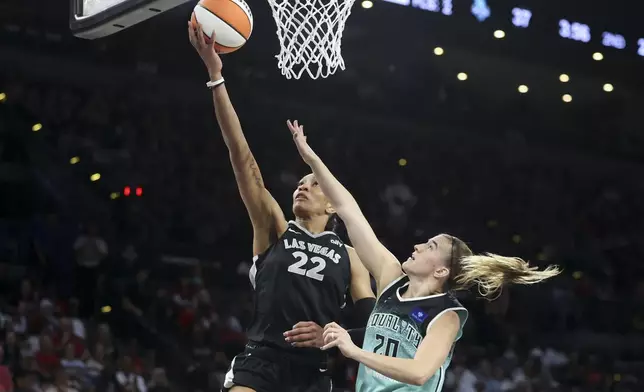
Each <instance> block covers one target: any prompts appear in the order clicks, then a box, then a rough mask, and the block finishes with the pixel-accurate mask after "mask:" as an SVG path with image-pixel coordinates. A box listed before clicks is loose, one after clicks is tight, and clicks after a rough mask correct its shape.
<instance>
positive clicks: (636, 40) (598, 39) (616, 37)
mask: <svg viewBox="0 0 644 392" xmlns="http://www.w3.org/2000/svg"><path fill="white" fill-rule="evenodd" d="M383 1H385V2H388V3H393V4H397V5H400V6H405V7H410V8H415V9H418V10H420V11H425V12H432V13H437V14H442V15H444V16H446V17H451V16H452V15H456V16H463V15H458V14H459V12H460V13H461V14H469V16H471V17H472V18H473V19H476V20H478V22H480V23H483V22H485V21H486V20H488V19H489V18H491V17H493V18H494V19H495V20H499V19H501V20H507V21H509V22H511V24H512V25H513V26H514V27H515V28H518V29H530V28H531V26H532V22H533V21H534V20H535V19H538V18H542V19H544V20H542V21H541V23H540V25H539V28H540V30H542V32H543V33H546V34H551V37H552V38H556V39H566V40H573V41H577V42H579V43H584V44H587V43H597V44H599V45H602V46H604V47H607V48H612V49H616V50H620V51H627V52H628V51H630V52H632V53H633V54H634V55H638V56H640V57H644V28H642V30H643V31H642V33H641V35H639V36H628V37H627V36H625V35H624V34H622V33H621V32H619V31H606V30H604V29H601V28H599V27H593V26H591V23H588V22H585V21H583V20H574V19H570V18H568V17H560V18H554V19H553V18H552V15H551V14H550V15H543V13H542V12H541V11H543V6H540V7H538V8H537V7H534V8H531V7H526V6H523V5H522V6H515V7H512V6H510V7H507V6H505V7H504V6H501V5H499V3H498V2H496V1H492V0H467V1H468V2H469V3H470V6H469V9H467V8H465V7H460V6H459V7H456V6H455V4H454V2H455V1H456V0H383ZM555 7H556V6H555ZM548 26H550V27H551V28H548ZM643 26H644V25H643ZM557 34H558V36H557Z"/></svg>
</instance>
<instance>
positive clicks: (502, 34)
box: [494, 30, 505, 39]
mask: <svg viewBox="0 0 644 392" xmlns="http://www.w3.org/2000/svg"><path fill="white" fill-rule="evenodd" d="M494 38H498V39H503V38H505V31H503V30H496V31H495V32H494Z"/></svg>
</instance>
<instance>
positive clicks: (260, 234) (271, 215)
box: [249, 190, 288, 256]
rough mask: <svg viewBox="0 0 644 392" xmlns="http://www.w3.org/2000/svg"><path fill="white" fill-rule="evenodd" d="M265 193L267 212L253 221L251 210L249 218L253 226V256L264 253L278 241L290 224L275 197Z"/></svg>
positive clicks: (266, 191)
mask: <svg viewBox="0 0 644 392" xmlns="http://www.w3.org/2000/svg"><path fill="white" fill-rule="evenodd" d="M264 191H265V196H264V197H265V198H266V200H265V201H264V205H265V206H266V209H267V211H266V212H265V213H263V214H262V216H261V217H260V218H259V219H253V217H252V215H251V213H250V209H249V216H251V222H252V224H253V256H256V255H259V254H261V253H264V251H266V249H268V248H269V247H270V246H271V244H273V243H274V242H275V241H277V238H279V237H280V236H281V235H282V234H284V232H285V231H286V228H287V225H288V223H287V222H286V218H285V217H284V212H283V211H282V209H281V208H280V206H279V204H277V201H276V200H275V199H274V198H273V196H272V195H271V194H270V193H269V192H268V190H264Z"/></svg>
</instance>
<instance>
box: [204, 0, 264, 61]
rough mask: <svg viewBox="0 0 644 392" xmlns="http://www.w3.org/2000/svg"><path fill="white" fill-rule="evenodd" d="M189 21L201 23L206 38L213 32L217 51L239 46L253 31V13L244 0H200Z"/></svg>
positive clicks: (224, 51) (222, 51)
mask: <svg viewBox="0 0 644 392" xmlns="http://www.w3.org/2000/svg"><path fill="white" fill-rule="evenodd" d="M191 21H192V23H193V24H196V23H197V22H199V23H201V26H202V28H203V33H204V35H206V37H207V38H208V39H210V38H211V37H212V34H213V32H214V33H215V36H216V42H215V48H216V49H217V51H218V53H230V52H234V51H235V50H237V49H239V48H241V47H242V46H243V45H244V44H245V43H246V41H247V40H248V38H250V34H251V33H252V32H253V14H252V12H251V11H250V7H249V6H248V4H246V2H245V1H244V0H201V1H199V4H197V5H196V6H195V9H194V12H193V13H192V18H191Z"/></svg>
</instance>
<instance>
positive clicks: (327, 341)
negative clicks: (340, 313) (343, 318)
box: [322, 323, 360, 358]
mask: <svg viewBox="0 0 644 392" xmlns="http://www.w3.org/2000/svg"><path fill="white" fill-rule="evenodd" d="M323 336H324V346H323V347H322V350H328V349H330V348H332V347H337V348H339V349H340V351H341V352H342V355H344V356H345V357H347V358H353V357H354V356H355V355H356V353H357V352H358V351H360V347H358V346H356V345H355V343H353V341H352V340H351V336H349V333H348V332H347V330H346V329H344V328H342V327H341V326H339V325H338V324H336V323H329V324H327V325H325V326H324V334H323Z"/></svg>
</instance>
